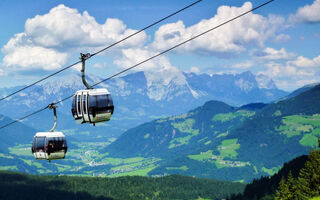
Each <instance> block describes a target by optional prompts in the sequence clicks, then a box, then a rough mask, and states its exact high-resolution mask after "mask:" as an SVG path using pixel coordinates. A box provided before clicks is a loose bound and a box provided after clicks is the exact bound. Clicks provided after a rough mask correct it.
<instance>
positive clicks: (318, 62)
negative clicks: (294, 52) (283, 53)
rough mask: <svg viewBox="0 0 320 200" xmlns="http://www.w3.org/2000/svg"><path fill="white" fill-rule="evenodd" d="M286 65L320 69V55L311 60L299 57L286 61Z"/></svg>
mask: <svg viewBox="0 0 320 200" xmlns="http://www.w3.org/2000/svg"><path fill="white" fill-rule="evenodd" d="M288 64H289V65H294V66H297V67H320V55H319V56H318V57H315V58H313V59H309V58H306V57H303V56H299V57H298V58H297V59H295V60H293V61H288Z"/></svg>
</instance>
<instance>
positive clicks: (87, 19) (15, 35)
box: [0, 0, 320, 91]
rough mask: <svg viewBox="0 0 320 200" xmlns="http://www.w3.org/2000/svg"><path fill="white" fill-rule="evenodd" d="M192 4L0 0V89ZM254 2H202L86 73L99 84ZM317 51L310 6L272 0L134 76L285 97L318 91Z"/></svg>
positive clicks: (319, 24) (96, 60)
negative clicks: (243, 81) (246, 76)
mask: <svg viewBox="0 0 320 200" xmlns="http://www.w3.org/2000/svg"><path fill="white" fill-rule="evenodd" d="M192 2H193V1H189V0H188V1H178V0H176V1H172V0H165V1H155V0H149V1H142V0H137V1H129V0H128V1H106V0H104V1H103V0H94V1H82V0H69V1H55V0H51V1H43V0H35V1H22V0H11V1H9V0H2V1H0V11H1V12H0V16H1V17H0V27H1V32H0V49H1V53H0V83H1V87H11V86H16V85H22V84H28V83H31V82H33V81H36V80H38V79H39V78H41V77H43V76H46V75H48V74H50V73H53V72H55V71H57V70H59V69H61V68H62V67H65V66H67V65H69V64H72V63H74V62H76V61H77V59H78V57H79V52H80V51H82V52H90V53H93V52H96V51H97V50H99V49H101V48H103V47H104V46H107V45H109V44H112V43H113V42H115V41H117V40H118V39H119V38H121V37H123V36H125V35H127V34H129V33H131V32H133V31H134V30H138V29H140V28H142V27H144V26H146V25H148V24H151V23H153V22H154V21H156V20H158V19H160V18H162V17H164V16H166V15H168V14H170V13H172V12H174V11H176V10H178V9H180V8H182V7H184V6H186V5H188V4H190V3H192ZM262 2H263V1H258V0H255V1H240V0H228V1H212V0H203V1H202V2H200V3H199V4H197V5H195V6H194V7H192V8H189V9H187V10H185V11H184V12H183V13H180V14H178V15H176V16H174V17H172V18H170V19H169V20H167V21H165V22H163V23H161V24H159V25H157V26H155V27H154V28H151V29H150V30H147V31H146V32H144V33H142V34H141V35H139V36H137V37H135V38H132V39H131V40H129V41H128V42H126V43H123V44H122V45H119V46H117V47H116V48H113V49H110V50H108V51H107V52H105V53H104V54H102V55H99V56H95V57H93V58H91V59H90V60H88V62H87V66H88V67H87V69H88V73H91V74H95V75H98V76H101V77H107V76H108V75H111V74H112V73H115V72H117V71H119V70H121V69H124V68H125V67H130V66H132V65H134V64H136V63H137V62H139V61H141V60H143V59H146V58H148V57H150V56H152V55H154V54H156V53H158V52H161V51H163V50H166V49H167V48H170V47H171V46H173V45H175V44H177V43H179V42H182V41H184V40H186V39H188V38H189V37H192V36H194V35H196V34H198V33H200V32H202V31H205V30H206V29H209V28H211V27H214V26H215V25H217V24H218V23H221V22H224V21H226V20H228V19H229V18H231V17H233V16H235V15H236V14H240V13H242V12H245V11H246V10H248V9H250V8H252V7H254V6H257V5H258V4H260V3H262ZM319 46H320V0H305V1H301V0H293V1H292V0H275V1H274V2H273V3H271V4H269V5H267V6H265V7H263V8H261V9H259V10H257V11H254V12H253V13H252V14H250V15H248V16H246V17H243V18H241V19H239V20H237V21H234V22H232V23H230V24H228V25H227V26H225V27H222V28H220V29H217V30H215V31H213V32H211V33H210V34H207V35H206V36H204V37H201V38H199V39H197V40H195V41H193V42H191V43H190V44H187V45H185V46H182V47H180V48H178V49H177V50H174V51H172V52H170V53H168V54H166V55H164V56H162V57H160V58H158V59H156V60H154V61H152V62H150V63H147V64H145V65H143V66H141V67H139V68H138V69H137V70H144V71H146V72H148V73H149V74H161V75H162V76H164V77H165V78H164V79H166V78H168V77H169V78H170V77H171V78H174V77H176V76H170V75H169V74H171V75H172V74H179V73H181V72H182V71H186V72H195V73H208V74H215V73H220V74H221V73H241V72H243V71H248V70H250V71H252V72H253V73H254V74H264V75H267V76H269V77H270V78H272V79H273V80H274V81H275V83H276V84H277V86H278V87H279V88H280V89H284V90H287V91H291V90H294V89H296V88H299V87H301V86H303V85H305V84H309V83H314V82H320V81H319V78H320V48H319ZM71 73H79V71H78V69H71V70H68V71H66V72H63V73H61V75H60V76H65V75H67V74H71ZM177 76H178V75H177ZM150 77H157V76H150ZM157 78H158V77H157Z"/></svg>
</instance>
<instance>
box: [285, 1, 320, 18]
mask: <svg viewBox="0 0 320 200" xmlns="http://www.w3.org/2000/svg"><path fill="white" fill-rule="evenodd" d="M317 22H320V0H315V1H314V2H313V3H312V4H311V5H305V6H304V7H301V8H299V9H298V11H297V13H296V14H294V15H290V17H289V23H317Z"/></svg>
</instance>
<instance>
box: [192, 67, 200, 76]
mask: <svg viewBox="0 0 320 200" xmlns="http://www.w3.org/2000/svg"><path fill="white" fill-rule="evenodd" d="M190 72H192V73H195V74H198V73H200V69H199V68H198V67H195V66H192V67H191V68H190Z"/></svg>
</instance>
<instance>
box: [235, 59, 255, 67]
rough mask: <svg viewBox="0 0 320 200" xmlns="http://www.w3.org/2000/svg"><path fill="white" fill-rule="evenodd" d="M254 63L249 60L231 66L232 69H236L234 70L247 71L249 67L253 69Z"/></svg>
mask: <svg viewBox="0 0 320 200" xmlns="http://www.w3.org/2000/svg"><path fill="white" fill-rule="evenodd" d="M253 65H254V62H253V61H251V60H247V61H245V62H241V63H237V64H234V65H232V66H231V67H232V68H236V69H249V68H251V67H253Z"/></svg>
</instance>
